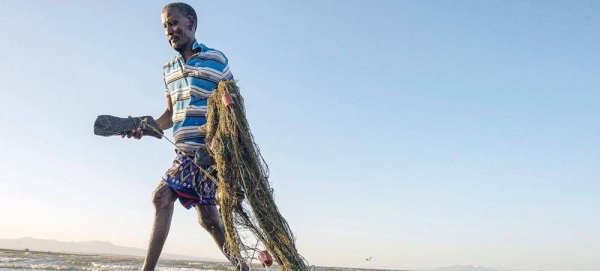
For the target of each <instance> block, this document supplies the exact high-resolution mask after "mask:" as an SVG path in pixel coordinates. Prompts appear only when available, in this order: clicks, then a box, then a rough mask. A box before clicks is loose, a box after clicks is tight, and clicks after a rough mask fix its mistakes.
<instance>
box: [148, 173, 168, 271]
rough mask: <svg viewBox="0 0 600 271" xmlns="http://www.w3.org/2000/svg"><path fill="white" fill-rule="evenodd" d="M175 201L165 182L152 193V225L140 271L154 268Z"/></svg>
mask: <svg viewBox="0 0 600 271" xmlns="http://www.w3.org/2000/svg"><path fill="white" fill-rule="evenodd" d="M176 199H177V194H176V193H175V191H173V190H172V189H171V188H170V187H169V186H167V184H166V183H165V182H160V184H159V185H158V186H157V187H156V189H155V190H154V193H152V203H153V204H154V211H155V215H154V225H153V227H152V233H151V235H150V243H149V244H148V251H146V259H145V260H144V266H143V267H142V270H144V271H151V270H154V268H155V267H156V263H157V262H158V258H159V257H160V253H161V251H162V249H163V246H164V245H165V241H166V240H167V235H169V228H170V227H171V219H172V218H173V209H174V206H173V203H174V202H175V200H176Z"/></svg>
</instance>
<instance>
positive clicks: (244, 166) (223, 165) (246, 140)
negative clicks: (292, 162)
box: [205, 81, 310, 271]
mask: <svg viewBox="0 0 600 271" xmlns="http://www.w3.org/2000/svg"><path fill="white" fill-rule="evenodd" d="M205 129H206V142H207V150H208V152H209V153H210V155H211V156H212V157H213V158H214V160H215V162H216V169H217V178H216V179H217V180H216V181H217V185H218V190H217V204H219V206H220V209H219V212H220V214H221V219H222V220H223V226H224V228H225V238H226V243H227V248H226V250H228V252H229V253H230V254H231V256H232V257H235V258H237V259H242V258H244V256H245V257H248V256H249V255H250V252H252V254H253V253H254V252H255V251H256V247H257V246H256V244H258V243H257V242H261V243H262V244H263V245H264V246H265V248H266V249H268V250H269V251H270V252H271V253H273V255H274V257H275V260H276V261H277V263H278V264H279V268H280V269H281V270H293V271H304V270H310V268H309V265H308V264H307V262H306V261H305V259H304V258H303V257H302V256H301V255H300V254H299V253H298V252H297V249H296V245H295V242H294V236H293V233H292V231H291V230H290V227H289V225H288V224H287V222H286V220H285V219H284V218H283V217H282V216H281V214H280V213H279V210H278V209H277V205H276V204H275V201H274V199H273V190H272V189H271V187H270V184H269V180H268V177H269V169H268V166H267V164H266V163H265V161H264V159H263V158H262V156H261V154H260V150H259V148H258V146H257V145H256V144H255V143H254V137H253V136H252V134H251V132H250V127H249V125H248V121H247V120H246V112H245V108H244V105H243V100H242V99H241V95H240V92H239V89H238V87H237V86H236V84H235V82H234V81H221V82H220V83H219V85H218V87H217V89H216V90H215V91H214V92H213V94H212V95H211V96H210V98H209V99H208V113H207V123H206V126H205ZM255 242H256V243H255ZM242 252H243V253H244V254H245V255H242Z"/></svg>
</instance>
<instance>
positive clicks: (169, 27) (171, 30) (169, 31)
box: [165, 26, 173, 36]
mask: <svg viewBox="0 0 600 271" xmlns="http://www.w3.org/2000/svg"><path fill="white" fill-rule="evenodd" d="M172 34H173V27H172V26H167V27H166V28H165V35H167V36H170V35H172Z"/></svg>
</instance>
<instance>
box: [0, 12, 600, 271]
mask: <svg viewBox="0 0 600 271" xmlns="http://www.w3.org/2000/svg"><path fill="white" fill-rule="evenodd" d="M166 3H167V1H116V0H110V1H108V0H107V1H70V2H69V1H42V0H39V1H16V0H15V1H12V0H4V1H2V4H1V6H2V7H1V9H0V33H2V36H3V37H2V39H0V59H1V60H2V62H3V65H2V72H1V73H0V81H1V82H2V83H3V86H2V87H1V88H0V89H1V92H0V101H2V104H3V109H2V114H0V127H3V129H1V130H0V140H1V141H2V144H1V152H0V164H1V167H0V238H20V237H26V236H31V237H36V238H44V239H58V240H61V241H86V240H102V241H110V242H112V243H115V244H118V245H124V246H134V247H141V248H145V247H146V244H147V240H148V237H149V232H150V227H151V223H152V219H153V207H152V205H151V203H150V195H151V192H152V190H153V189H154V188H155V186H156V185H157V184H158V182H159V181H160V178H161V176H162V174H163V173H164V171H165V170H166V169H167V168H168V167H169V166H170V164H171V161H172V159H173V157H174V152H173V148H172V146H171V145H170V144H169V143H168V142H167V141H165V140H157V139H154V138H144V139H142V140H140V141H135V140H124V139H121V138H119V137H110V138H104V137H97V136H95V135H94V134H93V129H92V126H93V122H94V120H95V118H96V116H98V115H103V114H110V115H115V116H123V117H125V116H127V115H133V116H142V115H153V116H155V117H157V116H158V115H159V114H160V113H162V112H163V111H164V108H165V101H164V93H163V91H164V84H163V81H162V80H163V79H162V76H161V68H162V65H163V64H164V63H165V62H166V61H167V60H169V59H171V58H172V57H173V56H174V55H175V52H174V51H173V50H172V49H171V48H170V47H169V45H168V43H167V40H166V38H165V37H164V34H163V30H162V27H161V23H160V10H161V8H162V7H163V6H164V5H165V4H166ZM189 3H190V4H192V5H193V6H194V7H195V8H196V10H197V12H198V14H199V17H200V19H199V23H200V24H199V31H198V33H197V38H198V40H199V41H200V42H202V43H204V44H206V45H207V46H209V47H213V48H217V49H219V50H221V51H223V52H224V53H225V54H226V55H227V56H228V58H229V61H230V66H231V70H232V71H233V73H234V75H235V77H236V79H237V80H239V82H238V84H239V86H240V88H241V90H242V92H243V95H244V98H245V100H246V106H247V111H248V119H249V122H250V125H251V127H252V132H253V133H254V136H255V137H256V141H257V143H258V144H259V146H260V147H261V150H262V153H263V156H264V158H265V160H266V161H267V163H268V164H269V167H270V169H271V179H270V180H271V182H272V186H273V187H274V188H275V196H276V202H277V204H278V206H279V208H280V210H281V212H282V214H283V216H284V217H285V218H286V219H287V220H288V222H289V224H290V226H291V228H292V230H293V231H294V233H295V234H296V236H297V245H298V248H299V250H300V252H301V253H302V254H303V255H304V256H305V257H306V258H307V259H308V260H309V262H310V263H311V264H315V265H321V266H349V267H372V268H395V269H413V268H432V267H439V266H446V265H456V264H471V265H483V266H486V267H489V268H498V269H504V270H505V269H525V270H541V269H544V270H548V271H559V270H573V271H589V270H600V259H599V258H598V257H594V255H595V256H597V255H598V251H600V167H599V166H598V165H599V164H600V148H599V147H598V146H600V106H599V102H600V76H599V72H600V51H599V48H600V46H599V44H600V35H598V27H599V26H600V2H598V1H194V2H189ZM168 134H170V131H169V132H168ZM165 252H168V253H178V254H187V255H195V256H202V257H213V258H219V257H221V256H220V255H219V252H218V249H217V247H216V246H215V245H214V244H213V243H212V240H211V239H210V237H209V235H208V234H207V233H206V232H204V231H203V230H202V229H201V228H200V227H199V226H198V224H197V222H196V217H195V213H194V212H193V211H187V210H185V209H184V208H183V207H181V206H180V205H177V206H176V211H175V216H174V220H173V226H172V228H171V233H170V236H169V239H168V240H167V245H166V248H165ZM369 256H373V258H372V261H370V262H367V261H365V258H367V257H369Z"/></svg>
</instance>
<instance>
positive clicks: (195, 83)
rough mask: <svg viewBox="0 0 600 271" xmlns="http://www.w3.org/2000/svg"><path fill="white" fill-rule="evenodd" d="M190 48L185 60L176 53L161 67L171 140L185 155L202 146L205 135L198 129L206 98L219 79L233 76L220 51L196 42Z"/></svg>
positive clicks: (203, 116)
mask: <svg viewBox="0 0 600 271" xmlns="http://www.w3.org/2000/svg"><path fill="white" fill-rule="evenodd" d="M192 50H194V52H196V53H195V54H194V55H192V56H191V57H190V58H189V59H188V60H187V62H185V61H184V60H183V57H182V56H181V55H177V56H175V58H173V59H172V60H170V61H169V62H167V64H165V66H164V67H163V76H164V81H165V86H166V90H165V95H166V96H167V97H170V98H171V102H172V106H173V139H174V140H175V145H176V146H177V149H178V150H181V151H183V152H185V154H187V155H193V154H194V153H195V152H196V151H197V150H198V148H204V140H205V135H204V134H203V133H202V132H200V130H199V129H198V128H199V127H200V126H202V125H204V124H205V123H206V109H207V107H206V104H207V99H208V97H209V96H210V94H211V93H212V92H213V91H214V90H215V88H216V87H217V85H218V84H219V81H221V80H231V79H233V74H232V73H231V71H230V70H229V65H228V60H227V57H225V55H224V54H223V53H221V52H220V51H218V50H215V49H212V48H208V47H206V46H205V45H204V44H201V43H198V42H197V41H195V42H194V44H193V46H192Z"/></svg>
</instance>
